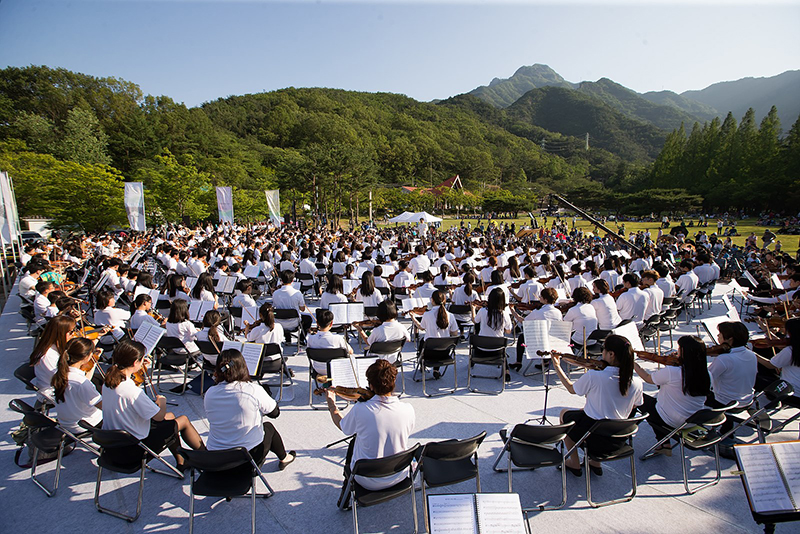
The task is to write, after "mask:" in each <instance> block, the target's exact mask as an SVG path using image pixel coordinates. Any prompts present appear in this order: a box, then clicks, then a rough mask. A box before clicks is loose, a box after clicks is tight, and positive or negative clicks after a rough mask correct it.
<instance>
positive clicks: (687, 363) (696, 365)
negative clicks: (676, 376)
mask: <svg viewBox="0 0 800 534" xmlns="http://www.w3.org/2000/svg"><path fill="white" fill-rule="evenodd" d="M678 347H680V349H681V374H682V375H683V385H682V386H681V389H682V390H683V394H684V395H689V396H691V397H705V396H706V395H708V391H709V390H710V389H711V377H710V376H709V375H708V363H707V362H706V344H705V343H703V341H702V340H701V339H700V338H699V337H697V336H681V338H680V339H678Z"/></svg>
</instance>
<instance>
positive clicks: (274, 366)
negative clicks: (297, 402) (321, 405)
mask: <svg viewBox="0 0 800 534" xmlns="http://www.w3.org/2000/svg"><path fill="white" fill-rule="evenodd" d="M266 374H277V375H278V376H279V377H280V383H279V384H278V388H279V389H278V402H280V401H281V400H283V387H284V385H287V386H294V380H293V379H292V375H291V373H290V372H289V368H288V367H287V366H286V359H285V358H284V357H283V350H282V349H281V346H280V345H279V344H277V343H267V344H266V345H264V350H263V351H262V352H261V362H260V363H259V365H258V369H257V371H256V374H255V375H254V376H253V378H254V379H255V380H257V381H259V382H260V381H261V380H263V378H264V375H266ZM286 378H288V379H289V383H288V384H286V380H285V379H286ZM292 398H294V395H293V396H292Z"/></svg>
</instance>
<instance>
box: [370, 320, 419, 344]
mask: <svg viewBox="0 0 800 534" xmlns="http://www.w3.org/2000/svg"><path fill="white" fill-rule="evenodd" d="M401 339H403V340H405V341H411V335H410V334H409V333H408V329H407V328H406V327H405V326H403V325H401V324H400V323H399V322H398V321H397V320H396V319H392V320H391V321H386V322H384V323H382V324H381V325H380V326H376V327H375V328H373V329H372V332H370V333H369V337H368V338H367V345H372V344H373V343H376V342H381V341H399V340H401Z"/></svg>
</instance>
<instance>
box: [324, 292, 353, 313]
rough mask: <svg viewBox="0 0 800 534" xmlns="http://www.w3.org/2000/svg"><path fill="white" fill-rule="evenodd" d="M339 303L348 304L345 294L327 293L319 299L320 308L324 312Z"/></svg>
mask: <svg viewBox="0 0 800 534" xmlns="http://www.w3.org/2000/svg"><path fill="white" fill-rule="evenodd" d="M337 302H347V297H346V296H345V295H344V293H329V292H327V291H326V292H324V293H323V294H322V297H320V299H319V307H320V308H322V309H323V310H327V309H328V307H329V306H330V305H331V304H335V303H337Z"/></svg>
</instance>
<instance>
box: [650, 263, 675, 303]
mask: <svg viewBox="0 0 800 534" xmlns="http://www.w3.org/2000/svg"><path fill="white" fill-rule="evenodd" d="M653 270H654V271H655V272H657V273H658V280H656V285H657V286H658V287H659V288H660V289H661V291H662V292H663V293H664V298H672V297H674V296H675V293H676V292H675V282H673V281H672V276H671V275H670V274H669V269H668V268H667V266H666V265H664V264H663V263H656V264H655V265H654V266H653Z"/></svg>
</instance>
